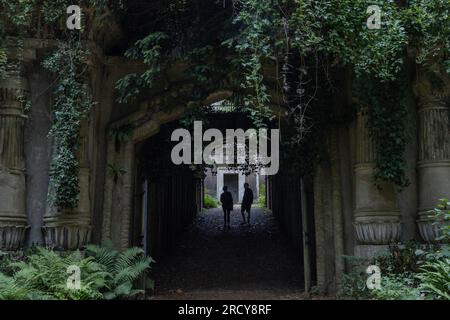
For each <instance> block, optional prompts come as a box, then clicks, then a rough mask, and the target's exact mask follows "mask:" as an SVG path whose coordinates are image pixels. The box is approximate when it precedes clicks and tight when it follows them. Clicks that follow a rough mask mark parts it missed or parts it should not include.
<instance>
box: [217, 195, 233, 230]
mask: <svg viewBox="0 0 450 320" xmlns="http://www.w3.org/2000/svg"><path fill="white" fill-rule="evenodd" d="M220 202H221V203H222V209H223V229H224V230H225V228H227V227H228V230H229V229H230V213H231V211H232V210H233V196H232V195H231V192H229V191H228V187H227V186H224V187H223V192H222V194H221V195H220Z"/></svg>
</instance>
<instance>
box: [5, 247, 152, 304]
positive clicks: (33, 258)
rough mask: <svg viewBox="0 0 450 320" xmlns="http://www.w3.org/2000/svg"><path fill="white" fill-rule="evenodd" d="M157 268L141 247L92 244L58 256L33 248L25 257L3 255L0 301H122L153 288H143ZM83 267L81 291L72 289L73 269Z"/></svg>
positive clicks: (77, 288) (147, 285)
mask: <svg viewBox="0 0 450 320" xmlns="http://www.w3.org/2000/svg"><path fill="white" fill-rule="evenodd" d="M152 263H153V260H152V258H150V257H146V256H145V254H144V251H143V250H142V249H140V248H129V249H127V250H125V251H123V252H118V251H116V250H114V249H113V248H112V245H111V244H110V243H104V244H103V245H102V246H96V245H89V246H87V248H86V250H85V251H84V252H81V251H78V250H77V251H74V252H71V253H69V252H63V253H61V252H56V251H53V250H50V249H47V248H44V247H31V248H30V249H28V251H27V252H25V253H24V254H23V255H14V254H7V253H1V254H0V300H28V299H32V300H55V299H57V300H60V299H61V300H96V299H108V300H109V299H124V298H129V297H135V296H136V295H138V294H144V292H145V289H146V288H152V287H153V283H152V281H151V280H150V279H147V282H146V284H145V286H144V285H141V286H140V287H141V288H137V281H138V280H141V278H142V277H145V276H146V274H147V272H148V271H149V270H150V266H151V264H152ZM73 267H75V268H79V270H80V274H79V275H80V282H79V284H80V285H79V287H73V286H70V285H69V284H68V283H69V282H71V281H72V280H71V279H72V278H71V277H70V276H71V273H70V272H69V271H70V268H73Z"/></svg>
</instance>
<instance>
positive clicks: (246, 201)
mask: <svg viewBox="0 0 450 320" xmlns="http://www.w3.org/2000/svg"><path fill="white" fill-rule="evenodd" d="M252 203H253V191H252V189H250V186H249V185H248V183H247V182H246V183H244V197H243V198H242V204H241V214H242V219H243V220H244V223H245V222H246V221H245V211H247V224H248V225H250V209H251V208H252Z"/></svg>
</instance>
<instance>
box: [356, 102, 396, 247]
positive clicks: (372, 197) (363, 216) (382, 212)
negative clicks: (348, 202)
mask: <svg viewBox="0 0 450 320" xmlns="http://www.w3.org/2000/svg"><path fill="white" fill-rule="evenodd" d="M367 120H368V113H367V111H366V110H363V111H361V112H360V113H358V118H357V123H356V147H355V148H356V164H355V169H354V170H355V214H354V225H355V229H356V238H357V240H358V242H359V243H360V244H364V245H368V244H370V245H384V244H389V243H392V242H396V241H398V240H399V238H400V231H401V224H400V210H399V209H398V204H397V197H396V192H395V190H394V187H393V185H392V184H390V183H384V184H383V185H381V188H378V187H377V186H376V185H375V184H374V180H373V174H374V170H375V166H376V164H375V161H376V152H375V146H374V145H373V142H372V141H371V138H370V136H369V130H368V128H367ZM386 130H388V128H386Z"/></svg>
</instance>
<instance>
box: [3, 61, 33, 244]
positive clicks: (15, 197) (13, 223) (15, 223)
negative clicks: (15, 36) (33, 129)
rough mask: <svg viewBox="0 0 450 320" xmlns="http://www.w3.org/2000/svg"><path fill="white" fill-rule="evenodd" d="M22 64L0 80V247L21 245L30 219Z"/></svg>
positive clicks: (24, 81)
mask: <svg viewBox="0 0 450 320" xmlns="http://www.w3.org/2000/svg"><path fill="white" fill-rule="evenodd" d="M20 68H21V65H20V63H17V68H16V70H13V71H10V72H8V76H7V78H6V79H5V80H3V81H1V82H0V249H1V250H17V249H20V248H21V246H22V244H23V241H24V237H25V232H26V229H27V228H28V219H27V214H26V210H25V202H26V198H25V191H26V190H25V189H26V187H25V162H24V152H23V127H24V119H25V117H24V114H23V107H24V100H25V97H26V95H27V81H26V79H25V78H24V77H22V76H21V70H20Z"/></svg>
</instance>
